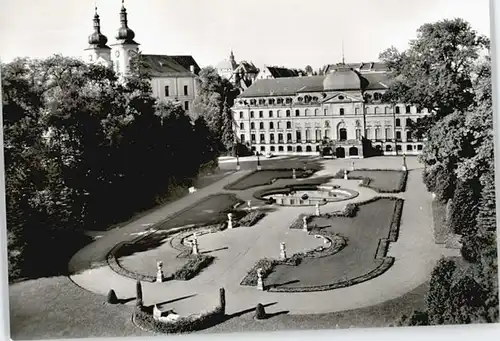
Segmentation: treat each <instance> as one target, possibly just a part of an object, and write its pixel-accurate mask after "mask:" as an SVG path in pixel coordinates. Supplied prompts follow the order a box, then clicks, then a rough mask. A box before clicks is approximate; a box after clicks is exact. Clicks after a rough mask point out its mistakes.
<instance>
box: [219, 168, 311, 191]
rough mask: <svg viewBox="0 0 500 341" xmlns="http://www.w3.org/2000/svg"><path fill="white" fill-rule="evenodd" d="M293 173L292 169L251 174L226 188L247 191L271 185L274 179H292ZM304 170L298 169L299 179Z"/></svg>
mask: <svg viewBox="0 0 500 341" xmlns="http://www.w3.org/2000/svg"><path fill="white" fill-rule="evenodd" d="M292 173H293V171H292V170H291V169H272V170H271V169H268V170H261V171H258V172H253V173H250V174H249V175H247V176H244V177H242V178H240V179H238V180H237V181H235V182H233V183H232V184H229V185H228V186H226V189H229V190H232V191H241V190H246V189H249V188H252V187H257V186H265V185H269V184H271V182H272V180H273V179H291V178H292ZM303 174H304V170H302V169H296V170H295V175H296V177H297V178H300V177H302V176H303Z"/></svg>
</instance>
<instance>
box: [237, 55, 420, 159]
mask: <svg viewBox="0 0 500 341" xmlns="http://www.w3.org/2000/svg"><path fill="white" fill-rule="evenodd" d="M326 70H327V73H326V74H325V75H322V76H303V77H285V78H276V79H258V80H256V81H255V82H254V83H253V84H252V85H251V86H250V87H249V88H248V89H246V90H245V91H243V92H242V93H241V94H240V95H239V96H238V98H237V99H236V101H235V104H234V106H233V108H232V110H233V113H234V121H235V135H236V140H237V142H239V143H243V144H245V145H247V146H248V147H249V148H250V149H251V150H252V151H254V152H259V153H261V154H266V153H272V154H275V155H319V154H320V152H323V153H324V152H325V151H326V150H327V149H328V150H330V151H332V152H333V154H334V155H335V156H336V157H337V158H344V157H348V158H363V157H365V156H370V155H398V154H407V155H415V154H419V153H420V152H421V151H422V149H423V140H422V139H416V138H415V137H413V136H412V134H411V132H410V131H409V129H408V126H409V125H410V124H411V121H417V120H419V119H420V118H421V117H423V116H425V115H428V114H429V113H428V111H427V110H420V108H417V107H415V106H409V105H405V104H397V105H392V104H390V103H384V102H383V100H382V95H383V94H384V92H386V91H387V89H388V86H387V84H388V80H389V72H388V71H387V69H386V68H385V67H384V65H383V64H380V63H358V64H348V65H346V64H344V63H340V64H336V65H330V66H328V67H327V69H326ZM325 146H328V148H325Z"/></svg>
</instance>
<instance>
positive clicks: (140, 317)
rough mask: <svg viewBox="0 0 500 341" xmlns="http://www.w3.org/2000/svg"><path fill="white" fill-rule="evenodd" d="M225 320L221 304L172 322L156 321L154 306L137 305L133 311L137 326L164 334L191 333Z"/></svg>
mask: <svg viewBox="0 0 500 341" xmlns="http://www.w3.org/2000/svg"><path fill="white" fill-rule="evenodd" d="M225 320H226V315H225V311H224V308H223V307H222V306H220V305H219V306H217V307H215V308H214V309H212V310H210V311H208V312H205V313H202V314H194V315H189V316H186V317H180V318H179V319H178V320H176V321H171V322H161V321H155V319H154V318H153V307H136V308H135V310H134V313H133V322H134V323H135V324H136V325H137V326H139V327H140V328H142V329H145V330H148V331H152V332H155V333H163V334H174V333H189V332H193V331H197V330H202V329H206V328H209V327H212V326H215V325H217V324H219V323H222V322H224V321H225Z"/></svg>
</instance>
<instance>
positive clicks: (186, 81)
mask: <svg viewBox="0 0 500 341" xmlns="http://www.w3.org/2000/svg"><path fill="white" fill-rule="evenodd" d="M93 26H94V31H93V32H92V34H91V35H90V36H89V38H88V43H89V45H88V47H87V48H86V49H84V54H83V60H84V61H85V62H87V63H98V64H101V65H104V66H107V67H111V68H113V69H114V70H115V72H116V73H117V75H118V76H119V77H125V76H126V75H127V73H128V72H129V66H130V60H131V59H132V58H133V57H134V56H137V55H139V57H140V58H141V61H142V64H143V65H144V66H145V67H146V68H147V69H148V72H149V73H150V75H151V86H152V89H153V95H154V96H155V97H157V98H158V99H160V100H161V101H174V102H179V103H180V104H181V105H182V106H183V108H184V110H186V111H190V109H191V108H192V104H193V100H194V99H195V97H196V76H197V74H198V72H199V71H200V67H199V66H198V64H197V63H196V61H195V60H194V58H193V57H192V56H190V55H157V54H144V53H142V52H141V51H140V50H139V45H140V44H139V43H137V41H136V40H135V33H134V31H133V30H132V29H131V28H130V27H129V26H128V14H127V9H126V8H125V4H124V1H123V0H122V6H121V10H120V27H119V28H118V31H117V33H116V36H115V38H116V41H115V42H114V43H113V44H110V45H108V38H107V37H106V36H105V35H104V34H103V33H102V32H101V21H100V17H99V14H98V13H97V7H96V9H95V14H94V20H93Z"/></svg>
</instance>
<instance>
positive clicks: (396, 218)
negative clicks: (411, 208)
mask: <svg viewBox="0 0 500 341" xmlns="http://www.w3.org/2000/svg"><path fill="white" fill-rule="evenodd" d="M403 204H404V200H403V199H399V198H398V199H396V205H395V206H394V213H393V215H392V220H391V227H390V230H389V241H391V242H393V243H394V242H397V241H398V237H399V226H400V224H401V215H402V214H403Z"/></svg>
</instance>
